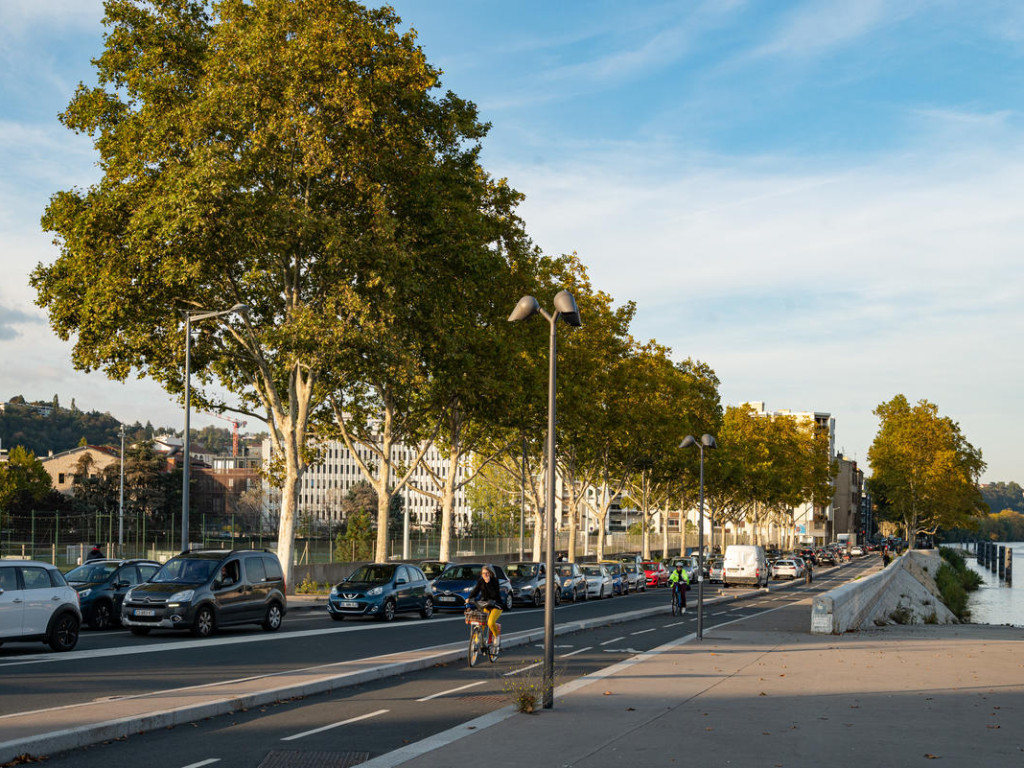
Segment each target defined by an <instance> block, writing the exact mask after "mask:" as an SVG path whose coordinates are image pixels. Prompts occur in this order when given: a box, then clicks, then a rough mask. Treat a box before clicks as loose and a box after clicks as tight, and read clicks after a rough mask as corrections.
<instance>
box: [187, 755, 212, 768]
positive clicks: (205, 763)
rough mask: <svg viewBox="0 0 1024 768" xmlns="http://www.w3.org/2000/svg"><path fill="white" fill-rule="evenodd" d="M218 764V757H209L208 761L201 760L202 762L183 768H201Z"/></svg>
mask: <svg viewBox="0 0 1024 768" xmlns="http://www.w3.org/2000/svg"><path fill="white" fill-rule="evenodd" d="M219 762H220V758H219V757H211V758H210V759H209V760H203V761H202V762H199V763H192V764H191V765H186V766H185V767H184V768H202V766H204V765H213V764H214V763H219Z"/></svg>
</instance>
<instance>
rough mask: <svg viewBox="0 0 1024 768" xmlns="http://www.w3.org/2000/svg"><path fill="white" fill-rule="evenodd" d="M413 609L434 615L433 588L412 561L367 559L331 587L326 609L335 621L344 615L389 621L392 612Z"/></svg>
mask: <svg viewBox="0 0 1024 768" xmlns="http://www.w3.org/2000/svg"><path fill="white" fill-rule="evenodd" d="M408 611H417V612H418V613H419V614H420V616H422V617H423V618H424V619H429V618H430V617H431V616H433V615H434V590H433V589H431V586H430V581H429V580H428V579H427V577H426V575H425V574H424V573H423V571H421V570H420V569H419V568H418V567H417V566H415V565H408V564H405V563H367V564H366V565H361V566H359V567H358V568H356V570H355V571H354V572H352V573H351V574H349V575H348V577H347V578H345V579H344V580H343V581H340V582H339V583H337V584H335V585H334V586H333V587H331V594H330V595H329V596H328V598H327V613H328V614H330V616H331V618H332V619H334V620H335V621H341V620H342V619H344V618H345V617H346V616H373V617H374V618H377V619H380V620H382V621H391V620H393V619H394V618H395V615H396V614H399V613H405V612H408Z"/></svg>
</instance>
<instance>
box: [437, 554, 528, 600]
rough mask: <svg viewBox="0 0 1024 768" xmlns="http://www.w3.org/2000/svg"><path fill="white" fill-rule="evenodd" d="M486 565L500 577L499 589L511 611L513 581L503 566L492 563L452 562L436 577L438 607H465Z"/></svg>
mask: <svg viewBox="0 0 1024 768" xmlns="http://www.w3.org/2000/svg"><path fill="white" fill-rule="evenodd" d="M485 565H486V566H487V567H488V568H490V569H491V571H492V572H493V573H494V575H495V576H497V577H498V589H499V590H500V591H501V601H502V603H503V604H504V606H505V607H504V610H506V611H511V610H512V583H511V582H510V581H509V580H508V576H506V575H505V572H504V571H503V570H502V569H501V568H499V567H498V566H496V565H491V564H490V563H452V564H451V565H449V566H448V567H447V568H445V569H444V572H443V573H442V574H441V575H440V576H438V577H437V578H436V579H434V599H435V600H436V601H437V607H438V608H458V609H459V610H462V609H463V608H465V606H466V598H467V597H468V596H469V593H470V592H472V591H473V587H475V586H476V582H477V579H479V578H480V571H482V570H483V567H484V566H485Z"/></svg>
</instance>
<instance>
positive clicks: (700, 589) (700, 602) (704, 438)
mask: <svg viewBox="0 0 1024 768" xmlns="http://www.w3.org/2000/svg"><path fill="white" fill-rule="evenodd" d="M694 445H696V446H697V447H698V448H699V449H700V517H699V523H698V525H697V563H698V565H697V639H698V640H703V639H704V449H705V448H707V449H708V450H711V449H712V448H717V447H718V445H717V443H715V438H713V437H712V436H711V435H706V434H705V435H701V438H700V442H699V443H698V442H697V438H695V437H694V436H693V435H687V436H686V437H684V438H683V442H682V443H680V444H679V447H680V448H689V447H691V446H694Z"/></svg>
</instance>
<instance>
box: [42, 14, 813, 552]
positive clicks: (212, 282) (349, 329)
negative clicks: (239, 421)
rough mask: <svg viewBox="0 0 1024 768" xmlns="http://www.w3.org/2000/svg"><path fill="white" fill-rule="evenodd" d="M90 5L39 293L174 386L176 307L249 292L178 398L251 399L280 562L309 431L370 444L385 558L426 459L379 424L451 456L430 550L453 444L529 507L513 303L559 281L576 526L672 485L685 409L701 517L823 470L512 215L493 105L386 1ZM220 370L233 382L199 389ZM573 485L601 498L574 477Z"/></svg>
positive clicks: (641, 502)
mask: <svg viewBox="0 0 1024 768" xmlns="http://www.w3.org/2000/svg"><path fill="white" fill-rule="evenodd" d="M105 7H106V16H105V18H104V24H105V25H106V27H107V34H106V37H105V41H104V47H103V50H102V52H101V53H100V54H99V56H98V58H97V59H95V64H96V74H97V80H96V83H95V84H94V85H85V84H82V85H80V86H79V88H78V90H77V92H76V93H75V95H74V97H73V98H72V100H71V103H70V104H69V105H68V108H67V110H66V111H65V112H64V113H63V114H62V115H61V121H62V122H63V123H64V124H65V125H66V126H67V127H68V128H69V129H71V130H74V131H76V132H84V133H88V134H90V135H91V136H92V137H93V139H94V144H95V147H96V149H97V151H98V153H99V155H100V167H101V169H102V174H103V175H102V177H101V178H100V180H99V181H98V182H97V183H95V184H94V185H92V186H91V187H89V188H87V189H84V190H82V189H69V190H65V191H61V192H58V193H57V194H55V195H54V196H53V197H52V198H51V200H50V203H49V205H48V207H47V209H46V212H45V214H44V216H43V226H44V228H45V229H47V230H49V231H51V232H53V233H54V235H55V242H56V244H57V246H58V247H59V249H60V254H59V256H58V258H57V259H56V260H55V261H54V262H53V263H52V264H40V265H39V266H38V267H37V268H36V270H35V271H34V273H33V276H32V283H33V286H34V287H35V288H36V290H37V294H38V298H37V301H38V303H39V305H40V306H42V307H44V308H45V309H46V310H47V312H48V313H49V317H50V322H51V325H52V327H53V329H54V330H55V332H56V333H57V334H58V335H59V336H60V337H61V338H62V339H65V340H68V339H73V341H74V347H73V361H74V364H75V366H76V367H77V368H79V369H82V370H86V371H89V370H94V369H99V370H102V371H104V372H105V373H106V374H107V375H108V376H110V377H113V378H115V379H119V380H124V379H126V378H128V377H129V376H131V375H142V376H149V377H152V378H154V379H155V380H157V381H158V382H160V383H161V384H162V385H163V386H164V387H165V388H166V389H167V390H168V391H169V392H171V393H176V394H181V393H182V392H183V388H184V380H183V379H184V377H183V372H184V368H185V360H184V355H185V339H184V323H183V321H182V313H184V312H188V311H197V310H219V309H223V308H225V307H228V306H232V305H235V304H243V305H245V307H246V308H247V309H246V310H245V311H244V312H241V313H238V314H236V315H231V316H227V317H225V318H223V320H222V321H209V320H208V321H205V322H203V323H199V324H198V325H197V327H196V328H195V330H194V335H195V338H194V340H193V342H192V367H193V371H194V374H193V375H194V378H196V379H197V380H198V383H197V386H196V387H195V390H194V392H193V395H192V397H193V400H194V402H195V404H196V406H197V407H199V408H202V409H205V410H211V409H212V410H226V411H233V412H236V413H239V414H244V415H245V416H246V417H249V418H252V419H260V420H262V421H263V422H265V423H266V424H267V426H268V428H269V433H270V438H271V441H272V443H273V446H274V451H275V457H276V461H277V463H276V466H275V467H274V472H275V477H276V481H277V482H278V483H279V485H280V487H281V489H282V495H281V497H282V509H281V515H280V523H279V543H278V551H279V554H280V556H281V560H282V562H283V563H284V564H285V567H286V568H288V569H289V571H290V568H291V563H292V560H293V556H292V542H293V538H294V533H295V524H296V514H297V493H298V488H299V481H300V479H301V477H302V475H303V473H304V472H305V471H306V469H307V468H308V466H309V465H310V462H311V461H315V460H316V456H317V445H318V443H319V442H320V441H322V440H325V439H330V438H338V439H341V440H343V441H344V442H345V444H346V445H347V446H348V447H349V449H350V450H352V452H353V454H356V455H358V454H357V451H356V450H354V449H356V448H358V447H363V448H365V449H367V450H368V451H369V453H370V455H371V456H372V457H373V458H370V459H366V460H360V468H361V470H362V473H363V476H364V477H365V479H366V481H367V482H368V483H369V485H370V487H371V488H372V490H373V491H374V492H375V493H376V497H377V499H376V500H377V508H376V520H377V524H376V529H377V533H376V546H375V551H374V556H375V558H377V559H383V558H384V557H385V556H386V543H387V537H388V528H389V526H388V511H389V509H390V508H391V506H392V498H393V496H394V495H395V494H396V493H401V492H402V491H403V489H404V488H405V486H407V485H408V483H409V482H410V478H411V476H412V471H413V470H414V468H415V467H416V465H417V464H418V463H419V461H420V459H421V458H422V452H421V453H420V454H419V455H418V456H414V457H412V458H402V459H399V458H398V455H397V454H396V452H395V450H394V447H395V446H396V444H399V443H402V444H404V445H418V446H421V447H422V450H423V451H425V450H426V446H428V445H429V444H430V443H431V442H436V443H437V444H439V445H440V446H442V448H443V450H444V452H445V455H446V456H447V459H448V461H447V469H446V470H445V471H443V472H437V473H434V474H433V475H432V476H431V477H432V484H431V486H430V487H426V488H423V487H421V488H420V489H419V490H421V491H424V492H428V493H429V494H430V495H432V496H433V497H434V498H435V499H436V500H437V502H438V505H439V507H440V508H441V510H442V524H441V538H442V554H441V556H442V557H447V556H448V554H449V552H448V548H449V546H450V537H451V534H452V508H453V501H454V494H455V491H456V490H457V488H456V482H462V483H468V482H470V481H471V480H472V479H473V473H469V474H468V476H466V477H465V478H464V479H462V480H459V481H457V480H456V478H457V473H456V471H455V470H456V467H458V466H459V465H460V463H465V461H466V460H467V457H468V456H470V455H473V456H475V457H476V459H477V461H476V466H477V468H480V467H486V466H491V465H494V466H496V467H497V466H501V467H504V468H505V470H506V471H507V472H508V473H509V476H510V477H511V478H512V479H516V478H518V479H519V480H520V481H522V480H524V479H525V481H526V484H527V486H528V493H529V495H530V496H531V498H532V499H533V503H532V505H531V506H532V508H533V509H534V510H535V514H536V515H538V517H539V515H540V514H541V510H542V507H543V505H542V504H541V503H540V500H541V498H543V489H542V488H540V487H538V478H539V477H540V476H541V473H540V471H539V470H540V466H539V462H540V461H541V455H542V451H541V448H542V443H543V437H544V423H545V398H544V395H543V393H544V386H545V380H546V372H547V360H546V344H545V341H546V338H545V331H546V329H545V328H543V327H542V324H524V325H521V326H519V325H516V326H511V325H510V324H508V323H507V322H506V320H505V318H506V316H507V314H508V312H509V311H510V309H511V308H512V307H513V306H514V304H515V302H516V300H517V299H518V298H519V297H520V296H522V295H524V294H532V295H536V296H538V297H540V298H541V299H542V301H543V300H544V299H545V298H550V297H551V296H552V295H553V294H554V293H556V292H557V291H558V290H559V289H562V288H565V289H568V290H569V291H570V292H571V293H573V295H574V296H575V297H576V300H577V303H578V305H579V306H580V308H581V313H582V315H583V318H584V323H585V328H584V329H582V330H581V331H576V332H573V333H570V334H569V335H568V336H567V337H566V338H565V340H564V341H563V342H562V343H561V345H560V350H561V352H560V357H561V360H560V368H561V370H562V375H561V376H560V380H559V414H560V427H559V467H558V469H559V471H560V473H561V476H562V478H563V479H564V480H565V483H566V488H567V489H568V505H569V520H570V528H573V527H574V526H576V525H578V524H579V519H580V509H581V506H582V505H583V504H588V503H589V504H592V506H593V509H592V512H593V514H594V516H595V517H596V518H597V519H598V520H600V521H603V520H604V519H605V517H606V516H607V514H608V510H609V507H610V504H611V502H612V500H613V499H614V498H615V497H616V496H617V495H619V494H622V493H625V494H628V496H629V497H630V498H633V499H636V500H637V502H638V506H639V508H640V509H641V510H642V512H643V515H644V520H645V523H646V522H648V521H649V520H650V518H651V517H652V516H653V515H654V514H655V513H656V512H657V511H659V510H667V509H670V508H686V507H687V506H690V505H692V504H693V502H694V499H695V484H696V461H695V459H694V457H693V456H690V455H686V454H684V453H683V452H682V451H680V450H679V449H678V448H677V446H678V445H679V442H680V441H681V439H682V437H683V436H684V435H685V434H687V433H694V434H701V433H703V432H712V433H716V434H718V436H719V445H720V446H721V447H722V448H721V450H720V451H719V452H718V453H717V454H716V456H715V458H714V459H713V460H712V461H711V465H710V467H709V472H710V477H711V478H713V479H712V480H711V481H710V482H709V484H708V487H709V489H712V494H713V495H714V494H717V496H715V500H716V502H717V503H716V505H715V506H716V509H717V511H718V514H719V515H721V516H729V515H732V516H740V515H751V514H754V515H759V516H761V517H758V519H765V517H766V516H770V515H777V514H784V513H785V510H786V508H787V505H792V504H793V503H794V502H796V501H797V500H801V499H805V498H811V497H814V498H818V496H816V495H815V494H819V493H822V492H823V491H822V489H823V488H824V485H825V484H827V479H828V476H829V472H830V471H831V470H830V467H829V466H828V457H827V452H826V453H824V454H822V453H821V451H820V445H819V442H820V441H819V439H818V437H817V436H815V435H813V434H809V433H806V432H801V430H800V429H798V428H797V426H795V425H790V426H786V425H784V424H782V423H781V422H780V421H779V420H778V419H759V420H756V421H753V420H751V419H749V418H746V417H745V416H744V413H745V411H744V410H743V409H729V410H727V411H725V412H724V413H723V411H722V408H721V405H720V402H719V397H718V379H717V377H716V376H715V374H714V371H713V370H712V369H711V368H710V367H708V366H707V365H706V364H704V363H701V362H699V361H692V360H685V361H683V362H682V363H674V362H673V361H672V360H671V358H670V355H669V350H668V349H666V348H665V347H663V346H661V345H659V344H657V343H656V342H653V341H651V342H641V341H637V340H635V339H633V338H632V337H631V336H630V333H629V324H630V321H631V320H632V317H633V314H634V311H635V308H634V307H633V305H632V304H628V303H627V304H625V305H621V306H616V305H615V303H614V301H613V299H612V297H611V296H609V295H608V294H606V293H604V292H602V291H600V290H597V289H595V288H594V287H593V286H592V285H591V284H590V281H589V278H588V276H587V273H586V269H585V268H584V266H583V264H582V262H581V261H580V260H579V259H578V258H577V257H576V256H575V255H566V256H559V257H551V256H547V255H544V254H543V253H541V252H540V250H539V249H538V248H537V247H536V246H535V245H534V244H533V243H532V242H531V240H530V239H529V237H528V236H527V234H526V232H525V228H524V225H523V222H522V221H521V220H520V218H519V217H518V215H517V212H516V211H517V206H518V204H519V202H520V200H521V196H520V195H519V194H518V193H517V192H516V191H515V190H514V189H512V188H511V187H510V186H509V185H508V184H507V182H506V181H505V180H501V179H495V178H493V177H492V176H491V175H490V174H488V173H487V172H486V170H485V169H484V168H483V167H482V166H481V164H480V157H479V155H480V141H481V140H482V139H483V138H484V136H485V135H486V133H487V130H488V128H489V126H488V125H487V124H485V123H483V122H481V121H480V119H479V116H478V114H477V110H476V107H475V106H474V105H473V104H472V103H471V102H469V101H466V100H464V99H461V98H459V97H458V96H456V95H455V94H453V93H451V92H450V91H449V92H444V93H441V92H440V71H439V70H438V69H437V68H435V67H434V66H432V65H431V64H429V63H428V62H427V60H426V58H425V57H424V55H423V52H422V50H421V49H420V48H419V47H418V46H417V45H416V42H415V36H414V33H412V32H401V31H400V30H399V25H400V20H399V19H398V17H397V16H396V15H395V14H394V12H393V11H392V10H391V9H389V8H382V9H377V10H373V9H367V8H365V7H363V6H361V5H359V4H357V3H355V2H347V1H346V0H304V1H303V2H295V0H256V1H255V2H244V1H243V0H222V1H221V2H217V3H212V2H206V1H205V0H153V1H152V2H142V0H108V2H107V3H106V6H105ZM213 381H217V382H219V383H220V384H221V385H223V386H224V387H226V388H227V390H228V391H229V392H231V394H232V397H231V398H230V399H228V400H220V399H218V398H217V397H216V395H215V394H214V392H215V390H212V389H210V388H209V387H208V386H207V385H209V384H210V383H212V382H213ZM733 438H735V439H736V440H743V441H744V442H743V443H742V446H743V447H742V448H741V447H740V445H741V444H740V443H738V442H737V443H736V444H735V445H734V444H733V442H732V440H733ZM524 445H525V447H526V454H527V460H526V462H525V467H524V466H523V464H522V461H521V456H522V451H523V446H524ZM780 468H784V469H785V471H784V472H779V470H780ZM524 469H525V477H523V475H522V473H523V472H524ZM716 473H717V474H716ZM775 474H780V475H783V477H782V478H779V477H776V476H775ZM588 486H594V487H600V488H602V489H604V493H603V494H602V496H601V498H600V499H598V500H597V501H593V500H588V499H586V498H585V497H583V496H581V495H580V494H579V493H578V492H577V491H578V490H579V489H581V488H585V487H588ZM542 527H543V526H541V525H535V526H534V531H535V534H534V536H535V541H534V551H540V541H539V537H540V535H541V530H542ZM600 528H601V529H602V530H603V525H602V526H600ZM645 530H646V525H645ZM574 538H575V537H573V539H572V540H574ZM601 546H602V544H599V549H600V547H601Z"/></svg>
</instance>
